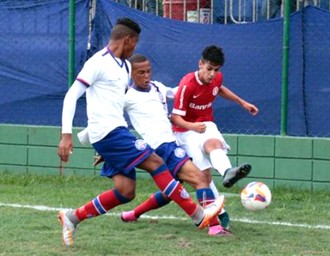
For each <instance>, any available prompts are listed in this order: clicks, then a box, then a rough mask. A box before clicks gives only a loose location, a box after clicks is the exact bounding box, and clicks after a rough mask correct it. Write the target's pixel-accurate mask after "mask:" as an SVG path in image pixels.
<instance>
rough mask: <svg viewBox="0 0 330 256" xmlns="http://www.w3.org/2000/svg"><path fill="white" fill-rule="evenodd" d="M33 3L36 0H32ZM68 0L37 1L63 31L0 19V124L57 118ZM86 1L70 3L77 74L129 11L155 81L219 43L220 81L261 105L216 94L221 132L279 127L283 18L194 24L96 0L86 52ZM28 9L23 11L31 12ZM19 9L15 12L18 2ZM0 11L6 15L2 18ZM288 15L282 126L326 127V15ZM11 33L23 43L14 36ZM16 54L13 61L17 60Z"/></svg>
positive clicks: (173, 80) (322, 132)
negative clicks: (249, 106)
mask: <svg viewBox="0 0 330 256" xmlns="http://www.w3.org/2000/svg"><path fill="white" fill-rule="evenodd" d="M32 2H38V1H29V3H32ZM64 2H67V1H52V2H50V1H49V6H48V5H47V8H45V7H46V6H45V4H44V5H43V7H44V9H47V10H49V9H51V10H53V11H52V12H55V13H56V9H57V10H58V15H60V16H61V15H62V16H63V18H62V19H60V18H59V17H58V15H56V18H57V19H56V20H57V22H56V21H54V22H53V23H51V24H50V25H49V26H48V28H49V30H51V31H57V30H59V28H56V26H59V24H62V25H61V29H63V30H59V31H57V32H56V33H55V32H54V33H50V34H48V35H47V33H46V32H47V31H39V32H38V33H36V32H35V31H31V32H30V33H28V34H27V33H26V32H25V34H22V33H18V31H15V32H14V31H13V30H10V29H7V30H6V31H5V27H6V26H4V25H1V28H0V42H3V43H5V45H6V47H5V49H4V48H0V49H1V51H2V53H1V57H0V60H1V62H2V65H1V66H0V90H1V95H2V96H3V95H5V96H4V97H1V99H0V106H1V108H0V122H1V123H14V124H43V125H60V119H61V106H62V100H63V96H64V93H65V91H66V86H67V85H66V79H67V51H68V40H67V17H68V16H67V15H68V9H67V8H68V6H67V3H66V4H64ZM87 2H88V1H77V7H76V8H77V12H79V14H78V15H77V16H76V25H77V28H76V30H77V38H76V47H77V48H76V64H77V65H76V73H77V72H78V71H79V70H80V68H81V66H82V64H83V62H84V60H85V57H86V56H90V55H91V54H93V53H94V52H95V51H97V50H99V49H101V48H103V47H104V46H105V45H107V43H108V41H109V35H110V32H111V29H112V27H113V25H114V24H115V23H116V21H117V19H118V18H121V17H124V16H126V17H130V18H132V19H133V20H135V21H137V22H138V23H139V24H140V26H141V28H142V33H141V37H140V42H139V44H138V47H137V49H136V52H137V53H142V54H145V55H146V56H147V57H149V59H150V60H151V64H152V68H153V79H154V80H158V81H161V82H163V83H164V84H166V85H168V86H172V87H174V86H176V85H177V84H178V83H179V81H180V79H181V78H182V76H184V75H185V74H186V73H188V72H191V71H194V70H197V68H198V61H199V58H200V55H201V52H202V50H203V49H204V48H205V46H207V45H210V44H217V45H220V46H221V47H222V48H223V49H224V52H225V57H226V62H225V65H224V67H223V68H222V72H223V74H224V84H225V85H226V86H227V87H229V88H230V89H231V90H233V91H234V92H236V93H237V94H238V95H240V96H241V97H242V98H244V99H246V100H248V101H250V102H252V103H254V104H256V105H257V106H258V107H259V109H260V114H259V115H258V116H256V117H252V116H251V115H250V114H248V113H247V112H245V111H244V110H243V109H242V108H240V107H239V106H237V105H236V104H234V103H232V102H228V101H226V100H224V99H218V100H217V101H216V103H215V105H214V109H215V116H216V122H217V124H218V125H219V127H220V129H221V130H222V132H224V133H241V134H270V135H271V134H279V133H280V130H281V129H280V127H281V90H282V85H281V84H282V52H283V46H282V45H283V43H282V38H283V20H282V19H274V20H271V21H262V22H258V23H248V24H243V25H235V24H230V25H219V24H216V25H206V24H195V23H186V22H182V21H177V20H171V19H167V18H162V17H157V16H154V15H151V14H148V13H143V12H141V11H139V10H134V9H131V8H128V7H126V6H124V5H121V4H116V3H115V2H113V1H109V0H98V1H97V8H96V13H95V19H94V20H93V26H92V32H93V33H92V37H91V50H90V51H87V49H86V45H87V40H88V36H87V32H88V4H87ZM47 3H48V2H47ZM50 5H51V6H52V8H50ZM32 6H33V5H32ZM39 8H41V7H40V6H39V5H37V6H35V7H33V8H32V9H31V11H33V13H35V12H36V11H38V10H39ZM28 10H30V8H28ZM28 10H25V12H24V13H25V15H27V16H28V15H29V14H28V13H27V11H28ZM8 11H10V10H6V12H8ZM15 11H16V14H15V15H17V13H19V11H20V10H17V9H15ZM39 11H40V12H44V10H39ZM3 12H4V10H3V8H2V7H1V4H0V15H4V14H3ZM11 15H14V14H13V13H11ZM30 15H31V13H30ZM0 17H1V18H2V21H3V22H5V21H6V19H4V18H3V17H2V16H0ZM19 17H21V18H17V19H13V20H11V21H10V22H11V23H13V22H14V21H15V20H20V19H21V21H20V22H22V20H24V18H22V17H24V16H22V14H20V15H19ZM64 17H65V18H64ZM39 18H40V24H45V23H46V24H47V22H48V21H49V20H52V18H55V17H54V16H53V15H52V14H51V13H49V14H48V15H46V14H43V15H40V17H39V16H38V19H39ZM42 19H44V20H42ZM63 20H65V22H63ZM63 23H65V25H63ZM290 23H291V24H290V28H291V31H290V65H289V95H288V97H289V98H288V134H289V135H297V136H298V135H299V136H323V137H327V136H330V131H328V127H330V118H328V115H327V113H326V111H327V110H328V109H330V99H329V97H330V87H329V82H330V77H329V76H330V74H329V72H328V71H329V57H330V56H329V54H330V51H329V50H328V49H330V45H329V44H330V40H329V37H330V34H329V33H330V32H329V30H328V28H329V27H330V14H329V12H327V11H323V10H321V9H318V8H315V7H311V6H309V7H307V8H305V9H303V10H302V11H299V12H296V13H294V14H292V15H291V20H290ZM38 24H39V23H38ZM31 27H33V28H36V27H39V25H36V24H35V25H31ZM43 29H44V28H43ZM57 37H59V38H60V40H58V39H57ZM19 39H20V40H19ZM54 40H56V41H55V42H56V43H54ZM9 41H10V42H19V43H17V45H15V44H10V43H8V42H9ZM22 41H23V42H24V43H23V45H22ZM37 43H38V44H37ZM23 47H25V48H23ZM19 49H22V50H21V51H18V50H19ZM18 53H19V54H18ZM22 55H23V56H24V58H22ZM13 56H14V57H13ZM15 57H17V59H19V61H17V60H16V61H15ZM320 110H324V111H320ZM77 112H78V113H77V115H76V118H75V125H76V126H85V125H86V116H85V102H84V99H82V100H80V103H79V106H78V108H77ZM22 113H23V114H22ZM31 113H33V114H31Z"/></svg>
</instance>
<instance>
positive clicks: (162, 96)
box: [125, 81, 176, 149]
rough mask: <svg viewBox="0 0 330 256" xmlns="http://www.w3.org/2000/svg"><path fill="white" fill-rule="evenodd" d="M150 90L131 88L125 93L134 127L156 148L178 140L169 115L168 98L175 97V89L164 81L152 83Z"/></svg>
mask: <svg viewBox="0 0 330 256" xmlns="http://www.w3.org/2000/svg"><path fill="white" fill-rule="evenodd" d="M150 86H151V88H150V91H148V92H146V91H139V90H137V89H135V88H134V86H133V87H132V88H130V89H129V90H128V91H127V93H126V95H125V111H127V113H128V115H129V118H130V121H131V123H132V125H133V126H134V129H135V130H136V131H137V132H138V133H139V134H140V135H141V137H142V138H143V139H144V140H145V141H146V142H147V143H148V144H149V145H150V146H151V147H152V148H154V149H156V148H157V147H158V146H160V145H161V144H163V143H165V142H172V141H176V140H175V136H174V135H173V132H172V126H171V123H170V121H169V119H168V117H167V114H168V112H167V104H166V102H167V101H166V98H173V97H174V95H173V89H172V88H170V87H166V86H165V85H163V84H162V83H159V82H156V81H153V82H151V83H150Z"/></svg>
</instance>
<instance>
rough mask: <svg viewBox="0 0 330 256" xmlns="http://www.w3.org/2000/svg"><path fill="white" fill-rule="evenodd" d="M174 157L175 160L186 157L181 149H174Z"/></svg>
mask: <svg viewBox="0 0 330 256" xmlns="http://www.w3.org/2000/svg"><path fill="white" fill-rule="evenodd" d="M174 155H175V156H176V157H177V158H183V157H184V156H185V155H186V151H185V150H184V149H183V148H176V149H175V150H174Z"/></svg>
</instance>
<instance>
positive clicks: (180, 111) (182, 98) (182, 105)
mask: <svg viewBox="0 0 330 256" xmlns="http://www.w3.org/2000/svg"><path fill="white" fill-rule="evenodd" d="M190 80H191V73H190V74H188V75H186V76H184V77H183V78H182V79H181V81H180V83H179V88H178V91H177V93H176V94H175V99H174V103H173V111H172V112H173V113H174V114H177V115H180V116H185V115H186V111H187V108H188V105H189V101H190V97H191V95H192V93H193V92H194V89H193V86H191V83H190Z"/></svg>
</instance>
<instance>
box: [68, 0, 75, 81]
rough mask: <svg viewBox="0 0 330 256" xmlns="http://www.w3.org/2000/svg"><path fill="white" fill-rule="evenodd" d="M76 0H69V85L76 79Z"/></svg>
mask: <svg viewBox="0 0 330 256" xmlns="http://www.w3.org/2000/svg"><path fill="white" fill-rule="evenodd" d="M75 4H76V3H75V0H70V2H69V59H68V67H69V70H68V87H70V86H71V85H72V83H73V81H74V72H75V33H76V23H75V22H76V6H75Z"/></svg>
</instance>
